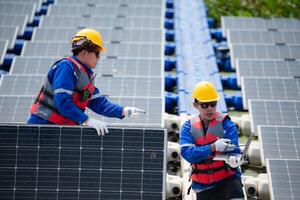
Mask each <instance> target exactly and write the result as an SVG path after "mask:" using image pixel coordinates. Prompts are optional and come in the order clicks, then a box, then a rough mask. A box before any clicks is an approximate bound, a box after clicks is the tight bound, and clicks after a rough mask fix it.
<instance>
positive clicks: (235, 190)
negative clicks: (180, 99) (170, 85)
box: [180, 81, 244, 200]
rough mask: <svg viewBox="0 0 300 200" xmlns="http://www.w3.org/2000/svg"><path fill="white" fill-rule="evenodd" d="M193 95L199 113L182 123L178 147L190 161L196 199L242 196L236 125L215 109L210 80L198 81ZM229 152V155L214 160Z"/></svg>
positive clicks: (242, 197) (235, 197) (215, 92)
mask: <svg viewBox="0 0 300 200" xmlns="http://www.w3.org/2000/svg"><path fill="white" fill-rule="evenodd" d="M192 97H193V101H194V102H193V105H194V107H195V109H197V110H198V111H199V115H197V116H194V117H192V118H191V119H189V120H188V121H186V122H185V123H184V124H183V126H182V128H181V131H180V147H181V155H182V157H183V158H184V159H185V160H187V161H188V162H189V163H191V167H192V171H191V180H192V185H191V187H192V189H193V190H194V191H195V192H196V194H197V199H199V200H206V199H209V200H213V199H216V200H219V199H224V200H227V199H228V200H229V199H244V194H243V189H242V187H243V185H242V183H241V171H240V169H239V166H240V165H241V164H242V163H243V160H242V159H241V154H240V149H239V144H238V132H237V128H236V125H235V124H234V123H233V122H232V121H231V119H230V117H229V116H228V115H227V114H223V113H219V112H217V111H216V107H217V102H218V100H219V94H218V92H217V91H216V89H215V87H214V86H213V85H212V84H211V83H209V82H206V81H202V82H200V83H198V84H197V85H196V86H195V87H194V89H193V91H192ZM229 153H230V155H232V156H229V157H228V158H230V159H228V160H226V161H225V160H223V159H219V160H216V158H217V157H218V158H220V156H221V157H222V155H228V154H229ZM217 155H218V156H217Z"/></svg>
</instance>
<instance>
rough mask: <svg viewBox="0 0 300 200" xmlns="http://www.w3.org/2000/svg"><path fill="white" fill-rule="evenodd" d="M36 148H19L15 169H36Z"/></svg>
mask: <svg viewBox="0 0 300 200" xmlns="http://www.w3.org/2000/svg"><path fill="white" fill-rule="evenodd" d="M37 158H38V148H37V147H36V146H35V147H27V146H25V147H19V148H18V150H17V167H18V168H20V167H30V168H36V167H37Z"/></svg>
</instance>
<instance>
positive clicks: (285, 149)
mask: <svg viewBox="0 0 300 200" xmlns="http://www.w3.org/2000/svg"><path fill="white" fill-rule="evenodd" d="M258 139H259V144H260V155H261V163H262V164H263V165H264V164H265V162H266V159H268V158H272V159H273V158H280V159H300V126H266V125H264V126H258Z"/></svg>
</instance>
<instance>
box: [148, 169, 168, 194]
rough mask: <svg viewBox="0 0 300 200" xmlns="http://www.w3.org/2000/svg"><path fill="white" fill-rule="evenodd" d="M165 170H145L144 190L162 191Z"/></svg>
mask: <svg viewBox="0 0 300 200" xmlns="http://www.w3.org/2000/svg"><path fill="white" fill-rule="evenodd" d="M162 184H163V172H144V174H143V190H144V191H155V192H160V191H162Z"/></svg>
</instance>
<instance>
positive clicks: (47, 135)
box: [40, 127, 60, 147]
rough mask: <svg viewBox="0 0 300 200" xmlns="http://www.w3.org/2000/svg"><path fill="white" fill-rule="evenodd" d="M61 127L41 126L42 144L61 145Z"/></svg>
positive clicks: (46, 145) (49, 145)
mask: <svg viewBox="0 0 300 200" xmlns="http://www.w3.org/2000/svg"><path fill="white" fill-rule="evenodd" d="M59 142H60V129H59V128H58V127H40V146H41V147H59Z"/></svg>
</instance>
